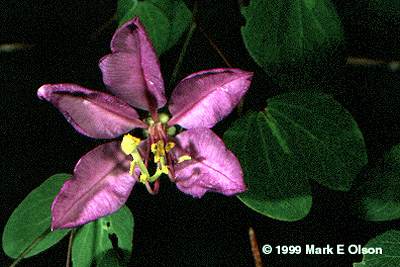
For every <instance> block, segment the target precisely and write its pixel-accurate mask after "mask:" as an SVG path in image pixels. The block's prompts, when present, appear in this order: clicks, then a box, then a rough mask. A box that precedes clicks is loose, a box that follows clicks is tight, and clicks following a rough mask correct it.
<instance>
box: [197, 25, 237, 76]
mask: <svg viewBox="0 0 400 267" xmlns="http://www.w3.org/2000/svg"><path fill="white" fill-rule="evenodd" d="M199 29H200V30H201V32H202V33H203V34H204V36H205V37H206V38H207V40H208V41H209V42H210V44H211V45H212V46H213V47H214V48H215V50H217V52H218V54H219V55H220V56H221V57H222V59H223V60H224V61H225V63H226V65H228V67H229V68H233V67H232V65H231V63H229V61H228V59H227V58H226V57H225V56H224V54H223V53H222V51H221V50H220V49H219V48H218V46H217V45H216V44H215V43H214V41H213V40H212V39H211V38H210V37H209V36H208V35H207V33H205V31H204V30H203V28H202V27H201V26H199Z"/></svg>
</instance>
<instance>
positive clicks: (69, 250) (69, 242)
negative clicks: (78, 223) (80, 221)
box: [65, 228, 75, 267]
mask: <svg viewBox="0 0 400 267" xmlns="http://www.w3.org/2000/svg"><path fill="white" fill-rule="evenodd" d="M74 229H75V228H72V229H71V233H70V234H69V241H68V252H67V264H66V265H65V266H66V267H69V263H70V262H71V250H72V240H73V239H74Z"/></svg>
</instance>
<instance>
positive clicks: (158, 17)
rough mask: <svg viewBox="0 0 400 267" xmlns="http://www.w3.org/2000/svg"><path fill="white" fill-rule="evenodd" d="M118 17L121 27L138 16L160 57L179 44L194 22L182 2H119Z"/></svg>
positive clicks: (135, 0)
mask: <svg viewBox="0 0 400 267" xmlns="http://www.w3.org/2000/svg"><path fill="white" fill-rule="evenodd" d="M118 15H119V17H120V23H119V27H120V26H121V25H122V24H124V23H125V22H126V21H128V20H130V19H133V18H134V17H135V16H136V15H138V16H139V18H140V21H141V22H142V23H143V24H144V26H145V27H146V30H147V32H148V33H149V36H150V39H151V40H152V41H153V44H154V47H155V49H156V52H157V55H159V56H160V55H161V54H162V53H164V52H165V51H167V50H168V49H170V48H171V47H172V46H174V45H175V44H176V43H177V42H178V40H179V38H180V37H181V36H182V34H183V33H184V32H185V30H186V29H187V28H188V26H189V25H190V23H191V21H192V13H191V12H190V10H189V9H188V8H187V6H186V5H185V3H184V2H183V1H182V0H168V1H166V0H148V1H137V0H119V1H118Z"/></svg>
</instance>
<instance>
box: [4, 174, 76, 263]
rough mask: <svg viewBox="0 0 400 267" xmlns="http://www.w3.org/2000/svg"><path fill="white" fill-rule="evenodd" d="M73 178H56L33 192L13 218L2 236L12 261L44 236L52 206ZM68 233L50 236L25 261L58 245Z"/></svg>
mask: <svg viewBox="0 0 400 267" xmlns="http://www.w3.org/2000/svg"><path fill="white" fill-rule="evenodd" d="M71 176H72V175H70V174H56V175H53V176H51V177H50V178H49V179H47V180H46V181H45V182H44V183H43V184H41V185H40V186H39V187H38V188H36V189H35V190H33V191H32V192H31V193H29V195H28V196H27V197H26V198H25V199H24V200H23V201H22V202H21V204H19V206H18V207H17V208H16V209H15V210H14V212H13V213H12V214H11V217H10V218H9V219H8V222H7V224H6V226H5V228H4V232H3V250H4V252H5V253H6V254H7V255H8V256H9V257H11V258H17V257H18V256H19V255H20V254H21V253H22V252H23V251H24V250H25V249H26V248H28V246H29V245H31V244H32V242H33V241H35V239H36V238H38V237H39V236H41V235H42V234H43V233H44V232H45V231H46V230H47V229H48V228H49V227H50V224H51V219H52V218H51V205H52V203H53V200H54V198H55V197H56V195H57V194H58V193H59V192H60V189H61V187H62V186H63V184H64V183H65V182H66V181H67V180H68V179H69V178H71ZM68 232H69V229H63V230H56V231H53V232H50V233H49V234H47V235H46V237H45V238H44V239H42V240H41V241H40V242H39V243H38V244H37V245H36V246H35V247H33V249H32V250H31V251H29V253H28V254H27V255H26V256H25V258H27V257H30V256H33V255H36V254H38V253H40V252H42V251H44V250H46V249H48V248H49V247H51V246H53V245H54V244H56V243H58V242H59V241H60V240H61V239H62V238H63V237H64V236H65V235H66V234H67V233H68Z"/></svg>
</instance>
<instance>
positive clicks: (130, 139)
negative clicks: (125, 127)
mask: <svg viewBox="0 0 400 267" xmlns="http://www.w3.org/2000/svg"><path fill="white" fill-rule="evenodd" d="M139 143H140V138H137V137H134V136H132V135H130V134H126V135H124V138H123V139H122V142H121V148H122V151H124V153H125V154H126V155H130V154H132V153H133V152H134V151H135V150H136V147H137V146H138V145H139Z"/></svg>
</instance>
